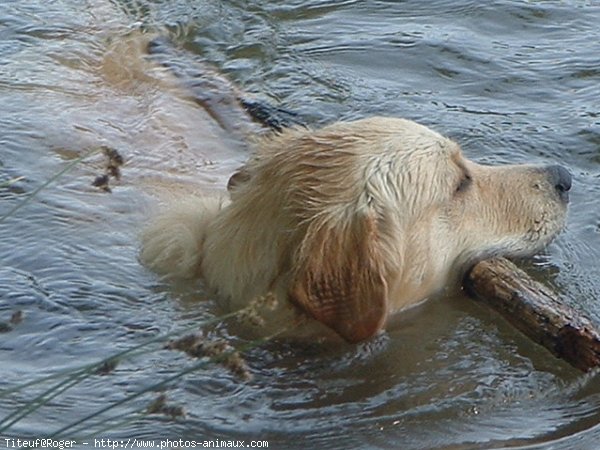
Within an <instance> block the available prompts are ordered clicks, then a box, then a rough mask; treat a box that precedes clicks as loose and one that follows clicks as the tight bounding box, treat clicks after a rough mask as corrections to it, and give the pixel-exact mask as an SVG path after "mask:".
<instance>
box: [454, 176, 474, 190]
mask: <svg viewBox="0 0 600 450" xmlns="http://www.w3.org/2000/svg"><path fill="white" fill-rule="evenodd" d="M472 182H473V179H472V178H471V175H470V174H468V173H465V175H464V176H463V177H462V178H461V180H460V183H458V186H457V187H456V193H457V194H458V193H460V192H464V191H466V190H467V189H468V188H469V186H470V185H471V183H472Z"/></svg>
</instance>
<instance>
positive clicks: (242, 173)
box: [227, 167, 251, 193]
mask: <svg viewBox="0 0 600 450" xmlns="http://www.w3.org/2000/svg"><path fill="white" fill-rule="evenodd" d="M250 178H251V175H250V172H249V171H248V170H247V169H246V167H241V168H240V169H238V170H237V171H236V172H235V173H234V174H233V175H231V177H230V178H229V181H228V182H227V190H228V191H229V193H231V192H232V191H233V190H235V189H236V188H237V187H239V186H240V185H242V184H245V183H247V182H248V181H250Z"/></svg>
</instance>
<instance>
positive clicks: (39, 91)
mask: <svg viewBox="0 0 600 450" xmlns="http://www.w3.org/2000/svg"><path fill="white" fill-rule="evenodd" d="M598 24H600V4H599V3H597V2H595V1H574V0H571V1H508V0H499V1H493V2H492V1H490V2H477V1H466V0H463V1H441V0H439V1H430V2H422V1H418V0H412V1H411V0H407V1H375V0H372V1H352V0H346V1H324V0H288V1H266V0H246V1H242V0H228V1H216V0H214V1H211V0H194V1H191V0H189V1H187V0H161V1H158V0H156V1H141V0H131V1H125V0H122V1H121V0H88V1H81V0H78V1H75V0H52V1H42V0H19V1H3V2H0V110H1V111H2V114H1V115H0V185H1V186H2V187H0V216H4V215H5V214H7V213H9V211H10V210H11V209H12V208H13V207H14V206H15V205H17V204H18V203H19V202H21V201H23V199H24V198H26V197H27V195H29V194H31V193H32V192H34V191H35V190H36V189H37V188H38V187H40V186H41V185H42V184H43V183H44V182H45V181H46V180H48V179H50V178H51V177H52V176H53V175H54V174H55V173H57V172H59V171H60V170H62V169H64V168H65V167H66V166H67V165H68V164H70V163H73V162H75V161H76V160H77V159H78V158H80V157H82V156H84V155H86V154H87V153H88V152H91V151H93V150H94V149H97V148H99V147H100V146H107V147H110V148H114V149H117V150H118V151H119V152H120V153H121V154H122V155H123V157H124V158H125V159H126V161H127V163H126V165H125V166H124V167H123V168H122V178H121V180H113V181H111V189H112V193H107V192H103V191H101V190H100V189H98V188H95V187H93V186H91V182H92V181H93V180H94V179H95V177H96V176H98V174H101V173H102V171H103V164H105V163H104V160H103V156H102V155H100V154H94V155H92V156H90V157H89V158H87V159H85V160H84V161H83V162H82V163H80V164H76V165H75V167H74V168H73V169H72V170H71V171H69V172H68V173H67V174H66V175H64V176H62V177H61V178H59V179H58V180H56V181H55V182H54V183H52V184H51V185H49V186H48V187H47V188H45V189H43V190H42V191H41V192H40V193H39V194H38V195H37V196H36V197H35V199H34V200H33V201H31V202H30V203H29V204H27V205H26V206H25V207H23V208H21V209H20V210H18V211H15V212H14V213H11V214H10V215H9V216H8V217H7V218H5V219H4V220H2V222H0V321H2V322H3V332H2V333H0V361H1V364H0V387H1V388H2V389H5V390H10V391H9V393H8V395H4V396H3V397H2V398H0V420H3V419H6V418H7V417H9V415H10V414H13V413H14V412H15V411H17V410H18V409H19V408H21V407H22V406H23V405H25V404H27V403H28V402H31V401H32V400H34V399H35V398H36V395H38V394H40V393H41V392H43V390H44V388H47V387H48V386H50V384H42V385H37V384H36V385H32V386H29V387H24V388H22V389H20V390H18V391H13V390H14V389H15V388H16V387H18V386H22V385H23V383H26V382H29V381H33V380H38V379H40V378H41V377H44V376H46V375H50V374H56V373H58V372H61V371H65V373H70V371H73V370H75V369H77V368H79V367H81V366H83V365H85V364H91V363H95V362H98V361H100V360H102V358H106V357H109V356H111V355H114V354H115V353H116V352H118V351H121V350H126V349H130V348H132V347H134V346H135V345H138V344H141V343H144V342H146V341H147V340H148V339H151V338H153V337H155V336H158V335H161V334H164V333H168V332H173V331H177V330H182V329H185V328H186V327H190V326H193V325H194V324H199V323H201V322H202V321H206V320H211V319H214V317H215V315H216V314H217V312H216V311H215V308H214V306H213V303H212V301H211V299H210V298H207V296H206V294H204V293H203V291H202V289H201V287H197V286H194V287H191V286H178V287H173V286H169V285H168V284H166V283H164V282H161V281H160V280H159V279H158V278H157V277H156V276H155V275H154V274H152V273H150V272H148V271H147V270H146V269H144V268H143V267H142V266H141V265H140V264H139V262H138V261H137V253H138V250H139V240H138V232H139V230H140V229H141V227H142V226H143V224H144V223H145V221H146V220H147V217H148V215H149V214H150V213H151V211H152V210H153V208H154V206H155V205H156V204H157V203H160V202H161V201H163V202H164V201H165V199H167V201H168V199H169V198H170V197H169V196H170V195H172V194H173V193H172V192H170V191H172V189H167V188H165V187H164V186H167V185H171V184H172V181H173V180H177V182H178V183H179V184H180V185H181V186H182V188H183V189H186V190H188V189H196V188H199V189H213V188H214V189H218V188H222V186H223V185H224V183H225V182H226V180H227V177H228V175H229V174H230V173H231V171H232V170H233V168H235V167H236V166H237V165H239V164H240V163H241V162H242V161H243V160H244V158H245V157H246V156H247V155H246V149H245V147H244V145H243V142H241V141H240V140H239V139H238V137H239V133H238V132H240V133H241V132H243V130H241V131H240V130H237V129H231V128H228V129H227V130H224V129H223V128H222V127H221V126H220V125H222V123H218V122H217V121H215V120H213V119H214V114H209V113H208V112H207V111H206V110H205V109H203V108H202V107H201V106H199V105H198V103H197V102H195V101H193V97H194V96H195V97H196V98H197V97H198V91H196V93H195V94H192V97H190V92H186V88H184V87H181V86H182V85H183V84H185V83H182V81H183V80H182V79H178V78H176V77H174V76H173V74H172V73H171V72H170V70H165V69H164V68H163V67H160V66H159V65H157V64H155V63H153V62H152V61H149V60H148V59H147V58H145V56H144V53H143V51H142V47H143V45H142V44H143V42H144V40H145V39H146V36H159V35H162V36H168V37H169V38H170V39H171V41H172V42H173V43H174V45H175V47H178V48H180V49H183V50H182V52H180V53H179V54H178V57H179V58H181V61H180V63H181V64H183V66H186V65H187V64H189V66H190V67H195V65H197V64H200V65H201V67H203V68H206V67H209V66H210V67H213V68H215V69H216V71H219V72H220V73H222V74H225V75H226V76H227V77H228V78H229V79H231V80H233V81H234V82H235V83H236V84H237V85H238V86H240V87H241V88H242V89H243V90H245V91H247V92H251V93H254V94H255V95H256V96H257V97H258V98H260V99H263V100H268V101H269V102H272V103H273V104H276V105H278V106H282V107H284V108H287V109H289V110H291V111H296V112H298V113H299V114H300V115H301V117H302V118H303V119H304V120H306V121H308V122H309V123H312V124H321V123H328V122H331V121H334V120H338V119H353V118H359V117H365V116H369V115H375V114H383V115H393V116H402V117H406V118H410V119H414V120H417V121H420V122H422V123H424V124H427V125H429V126H431V127H433V128H435V129H436V130H438V131H440V132H442V133H444V134H447V135H448V136H451V137H452V138H454V139H455V140H457V141H459V142H460V143H461V145H462V146H463V149H464V152H465V153H466V154H467V155H468V156H469V157H470V158H472V159H475V160H477V161H481V162H486V163H510V162H516V163H520V162H543V163H560V164H563V165H565V166H568V167H569V168H570V170H571V171H572V173H573V177H574V188H573V191H572V205H571V209H570V215H569V221H568V225H567V228H566V230H565V231H564V232H563V233H562V234H561V235H560V236H559V238H558V239H557V240H556V241H555V242H554V243H553V244H551V245H550V246H549V248H547V249H546V250H545V251H544V252H543V253H542V254H540V255H538V256H536V257H535V258H533V259H532V260H528V261H522V262H520V264H521V265H522V266H523V267H525V268H526V270H528V272H529V273H531V274H532V275H534V276H535V277H536V278H537V279H540V280H542V281H543V282H545V283H546V284H549V285H551V286H552V287H553V288H554V289H556V290H557V291H558V292H559V293H560V294H561V296H562V298H563V299H564V300H565V302H568V303H569V304H571V305H572V306H574V307H575V308H577V309H579V310H580V311H582V312H583V313H585V314H587V315H588V316H590V317H591V318H592V319H593V320H594V321H595V322H596V323H599V324H600V279H599V278H598V273H599V269H600V118H599V116H600V106H599V105H600V103H599V101H598V100H599V98H600V26H599V25H598ZM196 89H198V88H196ZM209 94H211V93H209ZM213 94H214V93H213ZM232 122H235V118H234V119H233V121H232ZM234 128H235V126H234ZM167 190H168V191H169V192H166V191H167ZM17 310H20V311H22V313H23V317H22V320H21V321H20V322H19V321H18V320H14V322H19V323H12V324H10V323H9V321H10V317H11V314H13V313H14V312H15V311H17ZM9 328H10V329H9ZM205 333H208V334H210V335H211V336H213V335H214V336H221V337H222V336H225V337H227V338H228V339H230V341H231V342H232V343H233V344H235V345H244V344H245V341H243V339H241V338H240V337H237V336H236V334H235V324H231V323H226V324H220V325H217V326H213V327H211V328H210V330H208V331H207V330H205ZM144 348H146V347H144ZM244 355H245V359H246V362H247V364H248V368H249V371H250V373H251V374H252V380H250V381H243V380H240V379H239V377H237V376H236V375H235V374H232V373H230V372H229V371H228V370H227V369H225V368H223V367H221V366H219V365H209V366H207V367H206V368H203V369H202V370H197V371H193V372H191V373H189V374H186V375H184V376H181V377H179V378H177V379H174V380H173V381H171V382H169V383H166V384H165V385H163V386H160V387H156V386H154V384H156V383H158V382H160V381H161V380H165V379H167V378H169V377H172V376H173V375H175V374H177V373H180V372H181V371H182V370H184V369H186V368H189V367H191V365H193V364H195V363H196V361H193V360H191V359H190V358H189V357H187V356H185V355H184V354H180V353H178V352H175V351H172V350H165V349H162V348H161V347H160V346H158V347H157V348H154V349H153V350H152V351H149V352H144V353H139V354H137V355H136V356H135V357H133V358H126V359H124V360H123V361H121V362H120V363H119V364H118V365H117V367H116V368H115V369H114V370H112V371H108V370H107V371H108V372H110V373H108V374H105V375H94V376H90V377H87V378H86V379H85V380H84V381H83V382H81V383H79V384H76V385H74V386H73V387H71V388H70V389H67V390H66V391H65V392H63V393H61V394H60V395H57V396H55V397H53V398H51V399H50V400H49V401H48V403H47V404H45V405H44V406H42V407H41V408H39V409H37V410H36V411H34V412H32V413H31V414H28V415H25V416H24V417H22V418H20V419H18V420H12V419H6V420H4V421H3V422H2V423H4V425H6V424H7V423H9V424H10V426H9V427H8V428H7V429H4V430H3V431H1V432H0V437H1V438H2V439H4V438H5V437H12V438H18V437H21V438H24V437H31V436H38V437H43V436H50V435H53V434H54V433H57V432H58V435H59V436H61V437H65V438H73V439H90V438H123V439H128V438H139V439H157V440H158V439H184V440H188V441H191V440H196V441H200V440H208V439H219V440H238V439H241V440H245V441H246V444H248V445H249V443H250V441H251V440H261V441H265V440H266V441H268V442H269V448H286V449H293V448H298V449H305V448H327V449H330V448H331V449H351V448H357V449H358V448H360V449H363V448H364V449H369V448H399V449H438V448H440V449H441V448H448V449H463V448H506V447H510V448H540V449H541V448H543V449H546V448H548V449H550V448H552V449H597V448H598V442H600V425H599V423H600V377H599V376H598V375H597V374H594V373H592V374H582V373H580V372H578V371H577V370H575V369H573V368H571V367H569V366H568V365H567V364H565V363H563V362H561V361H559V360H556V359H555V358H553V357H552V356H551V355H550V354H549V353H548V352H547V351H546V350H544V349H543V348H541V347H539V346H537V345H535V344H533V343H531V342H530V341H529V340H528V339H526V338H525V337H523V336H522V335H521V334H519V333H518V332H517V331H515V330H514V329H513V328H511V327H510V326H509V325H508V324H507V323H506V322H504V321H503V320H502V319H500V318H499V317H498V316H497V315H496V314H494V313H493V312H491V311H489V310H487V309H486V308H484V307H482V306H479V305H477V304H475V303H474V302H473V301H472V300H469V299H467V298H466V297H464V296H463V295H462V294H461V293H460V292H458V293H457V292H454V291H453V292H448V293H446V294H444V295H441V296H440V297H439V298H436V299H432V300H431V301H429V302H427V303H425V304H424V305H422V306H421V307H419V308H417V309H415V310H411V311H410V312H408V313H407V314H405V315H403V316H402V317H400V318H399V319H397V320H395V323H393V324H392V325H391V327H390V329H389V331H388V332H387V333H386V334H384V335H383V336H381V337H379V338H377V339H375V340H374V341H371V342H368V343H365V344H362V345H358V346H345V347H341V348H340V347H338V348H323V347H319V346H314V347H312V346H307V347H306V348H304V346H302V347H298V346H291V345H286V344H280V343H269V344H267V345H262V346H260V347H257V348H252V349H250V350H248V351H247V352H245V354H244ZM66 376H67V375H64V376H63V377H62V378H57V379H56V380H58V381H60V380H61V379H64V377H66ZM55 382H56V381H55ZM146 388H148V389H151V390H152V392H151V393H148V394H144V395H140V396H138V397H135V398H132V399H130V400H128V401H126V402H124V403H123V404H122V405H120V406H116V407H114V408H113V409H111V410H109V411H107V413H106V414H104V415H102V416H96V417H94V418H91V419H88V420H87V421H84V423H83V426H82V427H71V428H66V430H65V431H60V430H61V429H63V428H65V427H67V426H68V425H70V424H73V423H74V422H76V421H77V420H79V419H81V418H85V416H87V415H90V414H92V413H94V412H95V411H98V410H100V409H101V408H104V407H106V406H107V405H111V404H116V403H117V402H119V401H120V400H122V399H124V398H125V397H126V396H127V395H132V394H135V393H136V392H138V391H140V390H143V389H146ZM155 391H160V392H163V393H164V394H166V396H167V398H168V402H170V403H171V404H174V405H180V406H181V407H183V408H184V410H185V417H176V418H174V419H172V418H169V417H165V416H164V415H143V416H138V415H137V413H136V412H135V411H140V410H142V411H143V410H144V409H145V408H146V407H147V405H148V404H149V402H150V401H152V399H153V398H155V397H156V395H157V394H156V392H155ZM7 392H8V391H7ZM117 416H118V417H117ZM10 417H13V416H10ZM108 418H112V419H111V420H110V421H106V420H107V419H108ZM10 422H14V423H10ZM2 429H3V428H2V426H1V425H0V430H2ZM157 442H158V441H157ZM1 445H4V440H3V441H2V443H1V444H0V446H1ZM79 445H80V446H81V447H82V448H86V447H85V446H84V445H83V444H81V441H80V444H79Z"/></svg>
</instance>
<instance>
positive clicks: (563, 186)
mask: <svg viewBox="0 0 600 450" xmlns="http://www.w3.org/2000/svg"><path fill="white" fill-rule="evenodd" d="M546 171H547V173H548V177H549V179H550V181H551V183H552V185H553V186H554V188H555V189H556V190H557V192H558V194H559V195H560V197H561V198H562V199H563V200H565V201H566V200H568V199H569V190H570V189H571V183H572V177H571V173H570V172H569V171H568V170H567V169H565V168H564V167H563V166H558V165H557V166H548V167H547V168H546Z"/></svg>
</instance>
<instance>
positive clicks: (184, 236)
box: [140, 197, 227, 279]
mask: <svg viewBox="0 0 600 450" xmlns="http://www.w3.org/2000/svg"><path fill="white" fill-rule="evenodd" d="M226 202H227V200H225V199H224V198H222V197H202V198H201V197H189V198H185V199H183V200H178V201H177V202H176V203H174V204H172V205H171V206H170V207H169V208H168V209H166V210H165V211H163V212H162V213H161V214H159V215H158V217H155V218H153V220H152V223H151V224H150V225H148V226H147V227H146V229H144V231H143V232H142V236H141V239H142V250H141V252H140V261H141V262H142V264H144V265H145V266H146V267H148V268H149V269H151V270H153V271H155V272H157V273H158V274H160V275H163V276H165V277H166V278H179V279H191V278H196V277H199V276H200V275H201V273H200V270H201V269H200V267H201V264H202V244H203V242H204V238H205V233H206V228H207V226H208V225H209V224H210V222H211V221H212V220H213V219H214V218H215V216H216V215H217V213H218V212H219V211H220V210H221V209H222V208H223V207H224V206H225V205H226Z"/></svg>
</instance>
